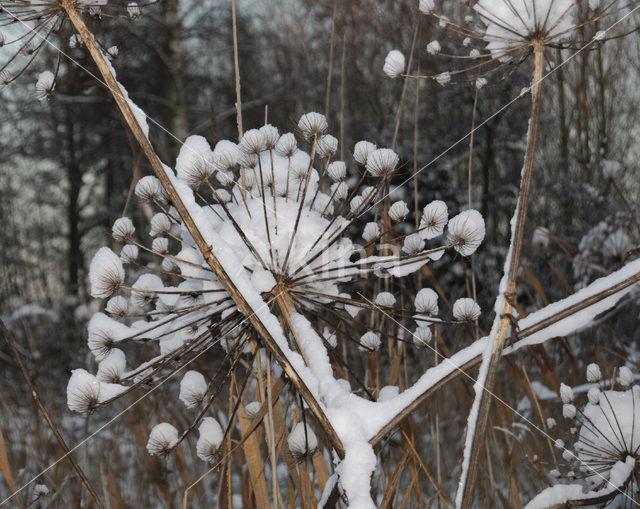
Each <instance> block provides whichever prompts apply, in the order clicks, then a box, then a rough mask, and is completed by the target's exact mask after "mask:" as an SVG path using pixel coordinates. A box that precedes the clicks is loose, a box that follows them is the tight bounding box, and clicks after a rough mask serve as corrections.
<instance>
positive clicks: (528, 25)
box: [384, 0, 638, 507]
mask: <svg viewBox="0 0 640 509" xmlns="http://www.w3.org/2000/svg"><path fill="white" fill-rule="evenodd" d="M463 3H465V4H466V2H463ZM637 8H638V2H636V1H631V2H617V1H615V0H613V1H589V2H579V1H578V2H577V1H575V0H486V1H485V0H479V1H478V2H474V3H472V4H470V9H469V14H468V15H467V16H465V18H464V21H463V22H459V23H458V22H455V21H452V20H451V19H449V18H448V17H447V16H444V15H441V14H439V11H438V8H437V5H436V2H435V1H434V0H421V1H420V2H419V10H420V12H421V13H423V14H426V15H428V16H431V17H434V18H435V19H436V20H437V23H438V25H439V26H440V27H441V28H443V29H446V30H448V31H449V32H450V33H453V34H454V36H456V37H459V38H461V39H462V46H463V47H465V48H471V50H470V52H469V54H468V55H466V54H465V55H451V54H444V55H443V56H447V57H450V58H451V59H453V60H457V61H462V62H464V64H463V65H462V67H461V68H458V69H455V70H450V71H447V72H444V73H440V74H437V75H434V76H415V75H411V74H405V68H404V67H405V58H404V56H403V54H402V53H401V52H400V51H398V50H393V51H391V52H390V53H389V54H388V55H387V58H386V60H385V66H384V71H385V73H386V74H387V76H389V77H390V78H397V77H400V76H403V77H405V78H406V79H408V78H412V79H435V80H436V82H437V83H439V84H440V85H443V86H444V85H447V84H449V83H451V82H452V79H453V78H455V77H460V78H461V79H467V80H469V79H470V80H474V81H475V85H476V88H477V89H480V88H482V87H483V86H485V85H486V84H487V83H488V79H489V78H490V76H491V75H492V74H496V73H499V72H500V71H503V70H504V69H509V68H513V67H514V66H516V65H520V64H523V63H525V62H526V60H528V59H529V57H531V56H533V61H534V62H533V73H532V82H531V86H530V87H529V88H528V91H530V92H531V113H530V120H529V130H528V133H527V141H526V151H525V157H524V164H523V168H522V175H521V181H520V192H519V195H518V202H517V205H516V210H515V213H514V217H513V219H512V221H511V226H512V231H511V244H510V246H509V251H508V254H507V259H506V262H505V269H504V276H503V279H502V282H501V284H500V290H499V293H498V297H497V299H496V304H495V312H496V318H495V321H494V324H493V327H492V329H491V332H490V335H489V337H490V338H491V346H490V348H489V350H488V352H487V353H488V355H486V356H485V357H484V360H483V363H482V366H481V367H480V374H479V376H478V380H477V381H476V398H475V401H474V404H473V407H472V409H471V412H470V415H469V421H468V424H469V425H468V429H467V436H466V440H465V452H464V459H463V464H462V474H461V476H460V480H459V485H458V492H457V495H456V505H460V506H462V507H471V503H472V500H473V493H474V489H475V479H476V476H477V472H478V466H479V464H480V461H481V455H482V448H481V444H482V443H483V437H484V434H485V429H486V426H487V420H488V415H489V408H490V402H491V397H490V395H491V394H492V393H493V390H494V388H495V384H496V373H497V368H498V365H499V363H500V359H501V357H502V354H503V350H504V347H505V344H506V341H507V339H508V338H509V337H510V336H511V334H512V325H513V324H514V322H515V321H516V318H515V317H514V302H515V297H516V281H517V276H518V270H519V267H520V259H521V255H522V247H523V240H524V231H525V220H526V214H527V205H528V201H529V197H530V194H531V183H532V178H533V171H534V162H535V150H536V144H537V140H538V131H539V124H540V112H541V106H542V99H543V94H542V85H543V78H544V69H545V60H547V58H546V52H548V50H550V49H559V48H560V49H562V48H568V49H574V51H584V50H588V48H589V47H590V46H593V45H597V44H602V43H604V42H605V41H606V40H607V39H608V38H609V37H613V35H611V34H609V33H608V32H609V31H610V29H611V28H612V27H615V26H616V25H618V24H620V23H622V22H623V21H624V20H625V19H626V18H627V17H628V16H629V15H630V14H631V13H633V12H635V11H636V10H637ZM601 23H606V24H607V25H606V27H604V28H605V30H600V29H599V27H600V26H601ZM622 26H623V27H624V26H626V24H623V25H622ZM631 31H635V29H632V30H629V31H628V32H631ZM628 32H627V33H628ZM624 35H626V34H625V33H618V31H616V35H615V37H622V36H624ZM426 51H427V52H428V53H430V54H443V52H442V47H441V44H440V42H439V41H438V40H434V41H431V42H430V43H429V44H428V45H427V47H426ZM467 62H470V63H469V64H467ZM560 65H563V63H561V64H560ZM469 76H471V77H470V78H469Z"/></svg>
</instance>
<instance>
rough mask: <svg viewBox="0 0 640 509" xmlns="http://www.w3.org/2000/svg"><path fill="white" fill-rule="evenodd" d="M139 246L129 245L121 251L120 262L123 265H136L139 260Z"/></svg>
mask: <svg viewBox="0 0 640 509" xmlns="http://www.w3.org/2000/svg"><path fill="white" fill-rule="evenodd" d="M138 251H139V250H138V246H136V245H135V244H127V245H126V246H123V247H122V249H121V250H120V261H121V262H122V263H134V262H135V261H136V260H137V259H138Z"/></svg>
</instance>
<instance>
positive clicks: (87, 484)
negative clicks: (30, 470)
mask: <svg viewBox="0 0 640 509" xmlns="http://www.w3.org/2000/svg"><path fill="white" fill-rule="evenodd" d="M0 327H1V328H2V334H3V335H4V338H5V339H6V340H7V343H8V344H9V348H10V349H11V352H12V353H13V356H14V357H15V358H16V361H17V363H18V367H19V368H20V371H21V372H22V376H23V377H24V379H25V381H26V382H27V385H28V386H29V390H30V391H31V395H32V396H33V400H34V401H35V402H36V405H37V406H38V409H39V410H40V412H42V415H43V416H44V418H45V420H46V421H47V424H48V425H49V427H50V428H51V431H53V434H54V435H55V437H56V440H57V441H58V443H59V444H60V447H62V450H63V451H64V454H65V456H66V457H67V458H69V462H70V463H71V465H72V466H73V469H74V470H75V471H76V472H77V473H78V476H80V480H81V481H82V484H84V485H85V487H86V488H87V490H88V491H89V493H90V494H91V498H93V500H94V501H95V503H96V505H97V506H98V507H99V508H100V509H104V505H103V504H102V501H101V500H100V497H99V496H98V493H97V492H96V490H95V489H94V487H93V486H92V485H91V482H89V479H87V476H86V475H85V473H84V471H83V470H82V468H80V465H78V463H77V462H76V460H75V459H74V457H73V454H71V451H70V450H69V447H68V446H67V443H66V442H65V441H64V438H62V435H61V434H60V432H59V431H58V427H57V426H56V425H55V423H54V422H53V420H52V419H51V417H50V416H49V412H47V409H46V408H45V407H44V405H43V404H42V401H40V395H39V393H38V389H36V387H35V385H33V382H32V381H31V377H30V376H29V373H27V369H26V368H25V367H24V364H23V362H22V357H21V356H20V353H19V352H18V349H17V348H16V344H15V342H14V340H13V336H12V335H11V332H9V329H7V326H6V325H5V324H4V322H3V321H2V320H0ZM15 495H17V492H16V493H15ZM16 498H17V497H16Z"/></svg>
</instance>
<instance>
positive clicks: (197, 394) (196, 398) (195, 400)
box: [179, 370, 207, 408]
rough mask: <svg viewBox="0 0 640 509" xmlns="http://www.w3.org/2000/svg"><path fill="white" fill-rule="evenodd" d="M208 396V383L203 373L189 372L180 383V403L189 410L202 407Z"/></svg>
mask: <svg viewBox="0 0 640 509" xmlns="http://www.w3.org/2000/svg"><path fill="white" fill-rule="evenodd" d="M206 396H207V382H206V380H205V379H204V376H203V375H202V373H199V372H197V371H193V370H191V371H187V372H186V373H185V374H184V376H183V377H182V380H181V381H180V396H179V397H180V401H182V402H183V403H184V405H185V406H186V407H187V408H193V407H196V406H198V405H200V404H201V403H202V402H203V401H204V399H205V397H206Z"/></svg>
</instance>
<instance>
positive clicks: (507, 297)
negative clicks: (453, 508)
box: [456, 41, 544, 509]
mask: <svg viewBox="0 0 640 509" xmlns="http://www.w3.org/2000/svg"><path fill="white" fill-rule="evenodd" d="M533 49H534V55H535V68H534V76H533V92H532V96H533V97H532V102H531V120H530V123H529V133H528V138H527V152H526V155H525V160H524V167H523V169H522V181H521V183H520V196H519V200H518V205H517V210H516V217H515V221H516V222H515V225H513V238H512V239H511V249H510V260H509V266H508V269H507V274H506V288H505V290H504V294H501V295H499V296H498V299H502V300H503V303H502V309H501V314H500V315H499V316H498V317H496V320H499V322H498V323H497V330H496V333H495V337H494V339H493V343H492V346H491V355H490V356H489V357H487V358H486V359H487V360H485V361H483V366H482V367H481V368H480V376H479V377H478V382H477V383H476V390H477V391H478V392H477V394H476V399H475V401H474V404H473V406H472V408H471V412H472V413H473V412H474V411H475V409H476V408H477V416H476V419H475V422H470V423H469V428H468V429H467V440H466V441H465V443H466V444H467V445H466V447H465V459H466V458H467V454H469V457H468V461H469V464H468V469H467V470H466V472H465V469H464V467H463V470H462V474H461V476H460V481H459V484H458V495H457V496H456V502H457V503H459V504H460V507H462V508H463V509H468V508H471V505H472V503H473V493H474V489H475V483H476V479H477V476H478V467H479V465H480V459H481V454H482V444H483V442H484V435H485V431H486V428H487V420H488V416H489V409H490V406H491V397H490V396H491V394H492V393H493V390H494V388H495V383H496V373H497V371H498V365H499V364H500V359H501V357H502V349H503V348H504V345H505V341H506V339H507V337H508V335H509V329H510V327H511V313H512V312H513V306H512V299H513V298H514V297H515V290H516V279H517V276H518V268H519V267H520V258H521V254H522V243H523V238H524V226H525V220H526V215H527V203H528V201H529V194H530V191H531V180H532V176H533V163H534V159H535V149H536V141H537V139H538V127H539V119H540V103H541V98H542V96H541V88H542V72H543V68H544V46H543V43H542V41H536V42H534V43H533ZM487 361H488V362H487ZM483 368H484V369H486V371H485V373H486V376H485V377H484V380H482V378H483V377H482V373H483ZM483 382H484V383H483ZM469 437H470V442H469Z"/></svg>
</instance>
